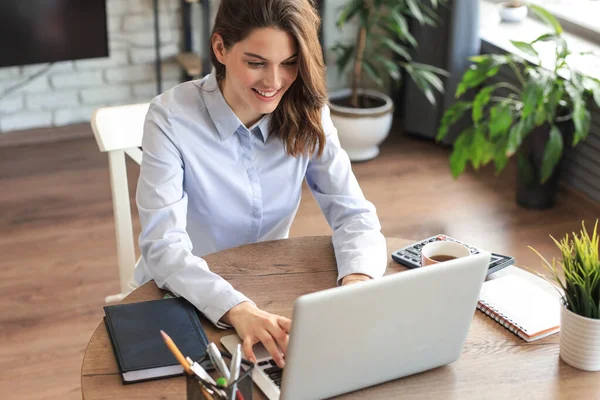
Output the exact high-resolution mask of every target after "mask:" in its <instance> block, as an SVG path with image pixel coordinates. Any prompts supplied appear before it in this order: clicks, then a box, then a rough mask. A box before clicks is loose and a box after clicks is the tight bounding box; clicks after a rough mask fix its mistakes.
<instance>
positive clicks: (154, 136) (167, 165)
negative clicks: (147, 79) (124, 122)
mask: <svg viewBox="0 0 600 400" xmlns="http://www.w3.org/2000/svg"><path fill="white" fill-rule="evenodd" d="M171 116H172V113H171V112H170V111H169V110H168V109H167V108H166V107H164V106H163V105H161V104H157V103H156V102H153V103H152V104H151V105H150V108H149V111H148V114H147V116H146V120H145V123H144V136H143V141H142V149H143V157H142V164H141V169H140V177H139V180H138V186H137V192H136V202H137V207H138V211H139V216H140V222H141V226H142V231H141V234H140V236H139V245H140V250H141V253H142V259H143V260H142V261H143V263H144V264H145V268H146V269H147V272H148V273H149V274H150V276H151V278H152V279H154V281H155V282H156V284H157V285H158V287H160V288H162V289H167V290H170V291H171V292H173V293H174V294H175V295H178V296H182V297H184V298H185V299H187V300H188V301H189V302H190V303H192V304H193V305H194V306H195V307H196V308H198V310H200V311H201V312H202V313H203V314H204V315H205V316H206V317H207V318H208V319H209V320H210V321H211V322H213V323H214V324H215V325H216V326H218V327H220V328H226V327H228V325H226V324H224V323H221V322H219V320H220V319H221V317H222V316H223V314H225V313H226V312H227V311H228V310H230V309H231V308H232V307H234V306H235V305H237V304H239V303H241V302H243V301H250V300H249V299H248V298H247V297H246V296H244V295H243V294H242V293H240V292H238V291H237V290H235V289H234V288H233V287H232V286H231V285H230V284H229V282H227V281H226V280H225V279H223V278H221V277H220V276H219V275H217V274H215V273H213V272H212V271H211V270H210V269H209V267H208V265H207V263H206V261H205V260H204V259H202V258H201V257H197V256H195V255H194V254H192V249H193V246H192V242H191V240H190V237H189V236H188V234H187V232H186V225H187V205H188V197H187V194H186V192H185V191H184V187H183V182H184V160H183V157H182V155H181V153H180V152H179V150H178V145H177V141H176V136H175V135H174V129H173V126H172V125H171V121H170V119H171Z"/></svg>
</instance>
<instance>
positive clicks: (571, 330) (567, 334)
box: [560, 306, 600, 371]
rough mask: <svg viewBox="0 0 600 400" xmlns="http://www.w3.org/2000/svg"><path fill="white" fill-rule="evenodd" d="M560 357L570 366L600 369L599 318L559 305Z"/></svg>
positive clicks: (590, 369) (593, 369)
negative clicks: (589, 316) (578, 313)
mask: <svg viewBox="0 0 600 400" xmlns="http://www.w3.org/2000/svg"><path fill="white" fill-rule="evenodd" d="M560 319H561V321H560V358H561V359H562V360H563V361H564V362H566V363H567V364H569V365H570V366H572V367H575V368H578V369H582V370H585V371H600V319H592V318H586V317H582V316H581V315H577V314H575V313H574V312H572V311H569V310H568V309H567V307H565V306H561V311H560Z"/></svg>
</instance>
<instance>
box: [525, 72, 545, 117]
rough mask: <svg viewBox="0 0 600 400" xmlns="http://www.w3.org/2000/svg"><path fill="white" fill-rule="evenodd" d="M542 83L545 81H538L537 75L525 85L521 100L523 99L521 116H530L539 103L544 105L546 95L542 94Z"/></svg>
mask: <svg viewBox="0 0 600 400" xmlns="http://www.w3.org/2000/svg"><path fill="white" fill-rule="evenodd" d="M542 85H543V82H540V81H538V80H537V79H536V78H535V77H533V78H532V79H530V80H529V81H528V82H527V84H526V85H525V88H524V89H523V93H522V94H521V100H522V101H523V110H522V111H521V113H522V114H521V118H527V117H529V115H530V114H531V113H532V112H533V111H534V110H536V109H537V108H538V106H539V105H542V106H543V105H544V97H543V95H542V93H543V90H544V87H543V86H542Z"/></svg>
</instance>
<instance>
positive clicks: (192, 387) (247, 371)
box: [186, 353, 254, 400]
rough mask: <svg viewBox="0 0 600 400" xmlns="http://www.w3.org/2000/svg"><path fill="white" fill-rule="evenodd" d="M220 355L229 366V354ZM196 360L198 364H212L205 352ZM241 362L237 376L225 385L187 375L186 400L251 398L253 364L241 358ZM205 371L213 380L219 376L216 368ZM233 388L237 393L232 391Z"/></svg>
mask: <svg viewBox="0 0 600 400" xmlns="http://www.w3.org/2000/svg"><path fill="white" fill-rule="evenodd" d="M222 357H223V360H224V361H225V363H226V364H227V367H229V365H230V363H231V355H229V354H227V353H223V354H222ZM197 362H198V364H200V365H212V364H211V363H210V358H209V357H208V355H207V354H206V355H204V357H202V358H201V359H200V360H197ZM241 363H242V365H241V367H240V376H239V378H238V379H237V380H235V381H234V382H228V384H227V386H226V387H221V386H217V385H214V384H213V383H212V382H207V381H206V380H204V379H201V378H200V377H198V376H196V375H187V383H186V386H187V387H186V393H187V397H186V398H187V400H210V399H215V400H226V399H227V400H229V399H235V400H252V391H253V389H254V382H253V381H252V371H253V369H254V364H253V363H251V362H250V361H246V360H244V359H242V361H241ZM207 372H208V374H209V375H210V376H211V377H212V378H213V380H214V381H216V380H217V378H219V373H218V372H217V370H216V368H212V369H210V370H207ZM234 390H235V391H236V392H237V393H233V391H234Z"/></svg>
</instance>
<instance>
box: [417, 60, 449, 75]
mask: <svg viewBox="0 0 600 400" xmlns="http://www.w3.org/2000/svg"><path fill="white" fill-rule="evenodd" d="M411 65H413V66H414V67H415V68H419V69H422V70H427V71H431V72H433V73H434V74H438V75H442V76H450V74H449V73H448V71H446V70H445V69H442V68H438V67H434V66H433V65H429V64H422V63H417V62H413V63H411Z"/></svg>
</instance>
